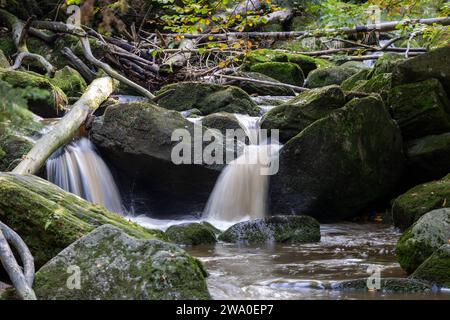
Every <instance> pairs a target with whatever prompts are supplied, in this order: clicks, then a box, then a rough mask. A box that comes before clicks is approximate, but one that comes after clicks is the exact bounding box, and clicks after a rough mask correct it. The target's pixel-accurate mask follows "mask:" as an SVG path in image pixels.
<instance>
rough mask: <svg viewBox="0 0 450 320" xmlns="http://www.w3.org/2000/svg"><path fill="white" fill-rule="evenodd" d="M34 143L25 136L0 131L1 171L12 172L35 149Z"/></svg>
mask: <svg viewBox="0 0 450 320" xmlns="http://www.w3.org/2000/svg"><path fill="white" fill-rule="evenodd" d="M33 145H34V142H33V141H32V140H31V139H30V138H28V137H26V136H23V135H20V134H17V133H13V132H10V131H9V130H8V132H6V133H4V134H2V133H1V129H0V171H11V170H12V169H14V167H15V166H16V165H18V164H19V162H20V161H21V160H22V157H23V156H24V155H26V154H27V153H28V151H30V150H31V148H32V147H33Z"/></svg>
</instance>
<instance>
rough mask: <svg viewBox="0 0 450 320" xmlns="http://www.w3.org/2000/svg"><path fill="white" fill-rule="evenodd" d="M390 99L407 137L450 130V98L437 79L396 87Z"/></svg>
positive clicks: (403, 132)
mask: <svg viewBox="0 0 450 320" xmlns="http://www.w3.org/2000/svg"><path fill="white" fill-rule="evenodd" d="M388 103H389V105H390V106H391V107H392V110H393V114H394V119H395V120H397V122H398V124H399V126H400V129H401V130H402V135H403V137H404V139H405V140H409V139H414V138H420V137H423V136H426V135H430V134H439V133H444V132H448V131H450V102H449V99H448V97H447V95H446V93H445V91H444V89H443V87H442V85H441V83H440V82H439V80H437V79H428V80H424V81H422V82H417V83H409V84H404V85H399V86H396V87H393V88H392V89H391V91H390V93H389V98H388Z"/></svg>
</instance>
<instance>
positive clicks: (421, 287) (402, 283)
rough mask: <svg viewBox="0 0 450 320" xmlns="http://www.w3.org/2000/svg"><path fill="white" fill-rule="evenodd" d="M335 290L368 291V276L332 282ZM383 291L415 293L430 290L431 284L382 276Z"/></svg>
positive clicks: (381, 287) (381, 288)
mask: <svg viewBox="0 0 450 320" xmlns="http://www.w3.org/2000/svg"><path fill="white" fill-rule="evenodd" d="M331 288H332V289H333V290H343V291H346V290H352V291H354V290H364V291H367V290H368V289H367V278H363V279H352V280H343V281H339V282H336V283H332V285H331ZM380 291H381V292H389V293H392V292H396V293H415V292H430V291H431V286H430V285H428V284H427V283H424V282H422V281H419V280H415V279H402V278H385V277H382V278H381V282H380Z"/></svg>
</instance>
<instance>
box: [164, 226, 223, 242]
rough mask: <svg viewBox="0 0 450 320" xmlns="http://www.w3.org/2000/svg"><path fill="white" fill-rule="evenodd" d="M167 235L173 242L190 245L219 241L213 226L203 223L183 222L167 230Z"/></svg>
mask: <svg viewBox="0 0 450 320" xmlns="http://www.w3.org/2000/svg"><path fill="white" fill-rule="evenodd" d="M166 235H167V237H168V238H169V240H170V241H172V242H175V243H177V244H184V245H189V246H195V245H199V244H211V243H216V242H217V240H216V236H215V233H214V232H213V231H212V230H211V228H209V227H208V226H205V225H204V224H201V223H183V224H177V225H174V226H171V227H169V228H168V229H167V230H166Z"/></svg>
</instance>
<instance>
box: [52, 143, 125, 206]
mask: <svg viewBox="0 0 450 320" xmlns="http://www.w3.org/2000/svg"><path fill="white" fill-rule="evenodd" d="M46 170H47V180H48V181H50V182H52V183H54V184H56V185H58V186H59V187H61V188H62V189H64V190H66V191H69V192H72V193H74V194H76V195H78V196H80V197H82V198H84V199H86V200H88V201H90V202H93V203H97V204H101V205H103V206H104V207H106V208H108V209H109V210H110V211H113V212H116V213H123V206H122V200H121V197H120V193H119V190H118V188H117V186H116V184H115V182H114V179H113V177H112V174H111V172H110V170H109V168H108V166H107V165H106V163H105V162H104V161H103V160H102V158H100V156H99V155H98V154H97V153H96V152H95V147H94V145H93V144H92V143H91V142H90V141H89V140H88V139H86V138H81V139H80V140H78V141H75V142H72V143H71V144H69V145H67V146H66V147H64V148H63V149H60V150H58V151H57V152H55V154H53V156H52V157H51V158H50V159H48V160H47V163H46Z"/></svg>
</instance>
